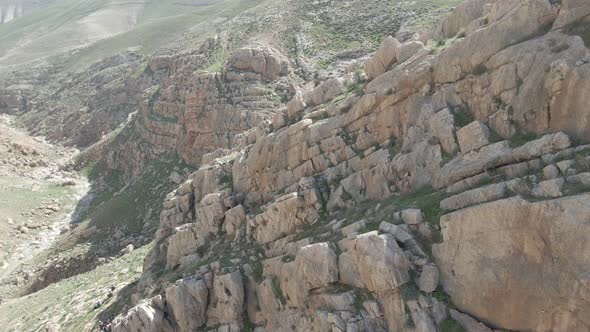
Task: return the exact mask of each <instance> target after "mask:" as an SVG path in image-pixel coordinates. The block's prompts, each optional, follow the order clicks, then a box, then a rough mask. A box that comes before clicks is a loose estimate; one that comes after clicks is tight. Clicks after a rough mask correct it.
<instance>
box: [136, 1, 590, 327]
mask: <svg viewBox="0 0 590 332" xmlns="http://www.w3.org/2000/svg"><path fill="white" fill-rule="evenodd" d="M574 5H575V2H569V3H567V2H565V1H564V2H563V3H562V4H561V5H558V4H556V3H553V2H551V1H548V0H518V1H493V0H490V1H477V0H473V1H469V2H466V3H465V4H463V5H461V6H459V7H458V8H457V9H456V10H455V11H454V13H453V14H452V15H451V16H450V18H449V19H448V20H447V21H444V22H443V23H441V25H439V26H437V27H435V28H434V30H433V31H432V32H431V34H430V36H432V37H437V38H440V37H444V38H450V37H452V40H451V41H445V43H443V44H444V46H440V45H439V46H440V47H439V49H436V50H434V49H431V48H429V47H427V46H430V45H432V41H430V42H427V41H426V40H424V41H418V40H410V41H406V42H404V43H399V42H398V41H397V40H396V39H394V38H387V39H386V40H385V41H384V42H383V45H382V46H381V48H379V49H378V50H377V51H376V52H375V54H373V55H372V56H371V57H370V58H369V59H368V62H367V63H366V64H365V65H364V69H365V72H366V74H367V78H368V81H362V80H359V81H352V82H353V83H355V84H364V85H363V87H362V91H360V90H361V89H360V88H359V89H355V91H354V92H352V91H350V89H349V88H348V84H349V83H350V82H351V81H350V80H349V78H348V77H346V75H343V76H342V77H331V78H328V79H326V80H324V81H323V82H317V84H315V86H313V87H312V86H311V84H310V85H309V86H307V87H305V88H301V87H298V88H296V89H292V91H293V92H294V97H293V98H292V99H291V100H290V101H289V102H287V103H286V105H285V106H284V107H282V105H280V106H281V107H279V105H270V104H267V103H266V99H265V98H266V97H267V96H269V94H268V93H270V92H268V90H265V89H266V87H268V85H269V84H270V85H271V86H273V85H275V86H276V84H279V83H278V82H280V80H281V78H280V77H281V76H282V75H284V74H285V73H286V70H288V69H287V68H288V66H287V62H286V61H284V59H282V57H281V56H278V55H276V54H275V51H272V50H270V49H266V48H252V49H248V50H241V51H239V52H237V53H236V54H235V55H233V56H232V57H230V60H229V62H228V63H227V65H226V68H225V70H224V71H223V72H222V73H218V74H211V73H209V74H198V75H195V76H194V77H192V78H191V80H194V81H191V82H195V85H194V86H192V87H191V89H192V92H189V93H187V94H186V95H185V96H186V98H185V100H184V103H183V102H182V99H183V98H184V97H179V96H181V94H178V93H177V92H176V91H175V90H174V89H172V87H171V85H169V86H167V87H165V86H159V87H155V88H154V89H153V91H152V90H149V91H147V92H150V93H151V94H150V93H148V94H147V97H146V102H145V108H144V109H142V110H141V111H140V112H141V117H140V120H138V122H137V125H143V128H144V129H142V130H144V131H143V132H142V134H141V135H143V137H147V138H146V141H150V142H151V144H152V145H153V146H159V147H160V148H161V149H163V150H165V149H176V150H175V151H177V152H178V153H179V154H181V155H182V156H183V157H184V158H185V159H186V160H192V163H194V164H200V163H202V164H203V165H200V168H199V170H198V171H197V172H195V173H194V174H193V175H191V177H190V179H189V180H188V181H187V182H186V183H184V184H182V185H181V186H180V187H179V188H178V189H177V190H176V191H175V192H173V193H172V194H171V195H170V196H169V197H168V198H167V200H166V202H165V203H164V212H163V213H162V215H161V220H160V227H159V230H158V233H157V243H156V245H155V247H154V249H153V250H152V253H151V254H150V256H148V259H146V264H145V266H144V268H145V271H144V275H143V277H142V280H141V282H140V287H138V294H142V295H145V296H146V297H147V295H148V294H149V296H153V295H154V294H151V289H150V287H148V286H149V283H150V282H154V279H153V278H154V276H156V275H158V273H159V274H161V275H175V276H177V275H182V279H180V281H177V285H175V286H173V287H180V286H179V285H180V284H182V283H186V282H192V281H190V280H199V282H202V283H203V284H204V285H205V286H206V289H207V292H208V293H207V294H209V295H208V300H207V301H206V304H204V302H205V301H193V300H191V298H189V299H188V300H186V301H184V300H178V299H175V297H174V296H173V295H174V292H173V291H172V290H170V295H171V297H170V300H169V294H168V292H169V291H168V289H169V288H167V289H166V290H165V291H164V292H162V293H163V294H160V295H163V296H164V299H165V301H166V303H168V302H170V305H169V306H168V305H167V307H166V308H165V309H161V310H165V311H166V313H168V314H171V315H172V316H173V317H174V320H170V322H171V324H176V325H177V326H179V328H180V329H181V330H186V329H191V328H197V327H203V326H214V325H220V326H223V328H224V329H225V330H235V329H239V328H242V327H243V326H246V325H248V326H249V327H251V328H254V326H250V325H249V324H252V325H255V326H257V327H258V328H259V329H260V330H262V329H265V330H267V331H325V330H333V331H399V330H415V331H437V330H440V329H441V326H447V327H448V326H449V322H446V320H447V319H449V320H455V321H456V323H457V324H459V325H461V326H463V327H464V328H465V329H466V330H468V331H490V328H491V327H493V328H503V329H511V330H526V331H550V330H553V331H585V330H587V329H588V328H589V322H588V319H587V317H588V316H589V313H590V309H589V308H588V306H587V302H589V301H588V300H589V299H588V294H586V293H587V289H588V285H587V284H586V281H585V278H586V279H587V272H586V271H585V270H584V269H585V266H586V265H588V262H587V257H590V254H589V253H587V251H588V250H587V249H588V248H587V246H586V244H585V243H587V242H588V241H587V240H588V239H586V238H585V237H586V235H585V234H587V233H589V232H588V231H587V230H586V229H585V227H586V222H585V220H586V218H584V215H585V214H587V212H588V211H586V207H584V202H585V201H586V200H590V198H588V197H587V195H586V194H580V193H583V192H587V191H588V188H587V187H586V186H587V185H588V183H590V181H588V177H587V176H586V175H585V174H587V171H588V169H589V168H590V167H588V164H587V158H586V155H587V147H584V146H575V145H576V142H577V141H578V140H582V141H584V140H587V139H588V138H587V137H586V135H587V132H588V131H587V121H585V119H586V118H587V114H586V112H585V108H584V107H583V106H582V103H581V101H582V100H583V99H584V96H585V92H584V91H585V90H584V89H585V87H586V86H587V84H588V82H590V75H589V74H588V73H587V70H588V68H587V67H588V66H586V62H585V61H586V60H585V59H586V58H587V57H588V56H589V55H590V53H589V51H588V49H587V48H586V46H585V45H584V43H583V41H582V39H581V38H580V37H579V36H575V35H567V34H565V33H566V32H567V31H565V30H564V29H562V28H559V26H560V25H559V24H558V23H556V22H559V20H566V21H567V20H570V18H571V17H573V16H572V15H571V13H568V11H571V8H578V7H575V6H574ZM580 8H581V7H580ZM562 17H567V18H566V19H563V18H562ZM556 20H558V21H556ZM573 20H574V21H572V22H579V21H576V20H577V19H576V18H574V19H573ZM552 27H554V29H552ZM447 42H448V44H447ZM533 50H534V52H533ZM532 54H534V55H532ZM160 61H162V62H166V61H171V60H169V59H160ZM154 68H155V70H162V69H160V68H169V66H168V67H167V66H163V65H162V64H158V65H157V66H156V65H154ZM358 77H359V78H361V75H358ZM273 80H274V81H273ZM191 89H189V90H191ZM237 91H239V93H238V92H237ZM152 92H153V93H152ZM246 95H248V96H256V97H255V98H253V101H254V102H253V103H247V102H246V99H248V98H242V97H245V96H246ZM234 97H235V98H236V99H235V100H237V101H238V102H237V103H234V104H231V105H230V106H227V107H224V108H223V109H221V108H218V107H220V105H221V104H222V101H221V98H234ZM175 99H176V100H177V101H176V104H175V106H173V107H171V106H170V104H165V101H170V100H175ZM271 110H272V112H271ZM152 112H156V113H158V114H159V116H164V117H171V118H172V117H177V118H179V119H180V118H182V119H184V120H183V121H170V123H168V124H164V123H162V121H159V123H157V124H152V125H150V124H149V123H150V121H152V120H150V117H149V116H146V115H149V114H151V113H152ZM271 113H272V114H271ZM271 118H272V122H271ZM236 119H238V120H236ZM197 120H199V121H197ZM250 120H252V121H253V122H254V121H258V122H263V124H262V125H260V126H258V125H255V124H254V123H253V122H249V121H250ZM220 128H221V129H220ZM218 130H223V133H229V134H228V135H227V136H224V135H219V131H218ZM527 133H528V135H525V134H527ZM574 138H576V139H574ZM220 148H224V149H220ZM214 150H216V151H215V152H213V153H210V154H207V152H211V151H214ZM424 187H432V190H430V191H428V190H427V189H425V188H424ZM412 195H415V196H412ZM557 197H559V198H558V199H554V198H557ZM527 199H529V200H530V201H529V200H527ZM377 202H379V203H377ZM588 203H589V206H590V201H589V202H588ZM578 205H579V206H578ZM359 206H360V207H359ZM445 213H446V214H445ZM441 216H442V217H441ZM439 221H440V224H439ZM439 232H440V233H439ZM441 234H442V238H441V236H440V235H441ZM431 252H432V254H433V257H434V258H435V259H434V262H433V261H431V259H430V255H429V254H430V253H431ZM223 276H225V277H223ZM222 277H223V278H222ZM155 282H157V281H155ZM439 284H442V286H443V289H441V287H440V285H439ZM201 289H203V293H204V292H205V288H203V287H201ZM221 289H224V291H223V292H222V291H221ZM445 291H446V292H447V293H448V294H449V296H450V299H449V298H448V297H447V296H446V295H445ZM204 297H205V296H203V298H204ZM193 298H194V296H193ZM189 300H190V301H189ZM197 302H198V304H197ZM451 303H452V304H451ZM197 307H198V308H197ZM240 307H242V308H246V311H247V312H246V315H240V311H239V308H240ZM449 307H451V309H453V310H452V311H450V313H451V315H450V318H449ZM178 308H188V309H187V310H191V311H197V312H199V315H197V316H196V319H194V320H193V322H191V323H189V322H186V321H185V317H183V316H182V314H181V313H180V312H179V310H180V309H178ZM197 309H198V310H197ZM455 309H457V310H455ZM203 312H206V315H205V314H202V313H203ZM515 313H517V314H515ZM205 316H206V317H205ZM246 316H247V320H246V319H245V317H246ZM143 320H145V319H143ZM480 321H483V322H485V324H484V323H480ZM445 322H446V323H445ZM451 323H453V322H451ZM190 324H194V325H190ZM453 324H454V323H453ZM486 324H487V325H489V326H490V327H488V326H487V325H486ZM451 325H452V324H451ZM410 326H412V327H410ZM220 329H221V327H220Z"/></svg>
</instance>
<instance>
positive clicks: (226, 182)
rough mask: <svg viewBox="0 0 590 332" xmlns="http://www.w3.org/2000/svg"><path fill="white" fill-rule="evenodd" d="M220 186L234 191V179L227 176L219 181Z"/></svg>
mask: <svg viewBox="0 0 590 332" xmlns="http://www.w3.org/2000/svg"><path fill="white" fill-rule="evenodd" d="M219 184H220V185H221V186H223V187H227V188H230V189H233V187H234V179H233V177H232V176H231V175H229V174H225V175H223V176H222V177H221V178H220V179H219Z"/></svg>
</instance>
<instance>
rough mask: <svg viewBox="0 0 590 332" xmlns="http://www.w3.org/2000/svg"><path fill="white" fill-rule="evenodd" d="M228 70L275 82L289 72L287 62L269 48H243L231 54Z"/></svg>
mask: <svg viewBox="0 0 590 332" xmlns="http://www.w3.org/2000/svg"><path fill="white" fill-rule="evenodd" d="M227 66H228V68H230V69H237V70H240V71H249V72H254V73H257V74H260V75H262V77H263V78H266V79H268V80H275V79H277V78H278V77H279V76H282V75H285V74H287V73H288V72H289V60H288V59H287V58H286V57H285V56H284V55H282V54H281V53H279V52H278V51H277V50H275V49H271V48H269V47H259V48H244V49H240V50H237V51H235V52H234V53H232V55H231V57H230V59H229V60H228V63H227Z"/></svg>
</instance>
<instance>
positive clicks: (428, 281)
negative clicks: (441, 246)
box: [418, 265, 439, 293]
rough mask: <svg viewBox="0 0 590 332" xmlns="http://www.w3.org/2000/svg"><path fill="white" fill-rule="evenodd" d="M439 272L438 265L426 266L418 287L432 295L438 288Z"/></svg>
mask: <svg viewBox="0 0 590 332" xmlns="http://www.w3.org/2000/svg"><path fill="white" fill-rule="evenodd" d="M438 278H439V271H438V268H437V267H436V265H426V266H424V267H423V268H422V273H421V274H420V279H419V280H418V286H419V287H420V290H421V291H423V292H425V293H432V292H434V291H435V290H436V287H437V286H438Z"/></svg>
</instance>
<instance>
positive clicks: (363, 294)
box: [352, 288, 374, 313]
mask: <svg viewBox="0 0 590 332" xmlns="http://www.w3.org/2000/svg"><path fill="white" fill-rule="evenodd" d="M372 300H374V297H373V295H372V294H371V293H370V292H369V291H367V290H366V289H360V288H357V289H356V290H355V292H354V302H353V303H352V307H353V308H354V311H355V312H357V313H359V312H361V310H363V303H365V302H366V301H372Z"/></svg>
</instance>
